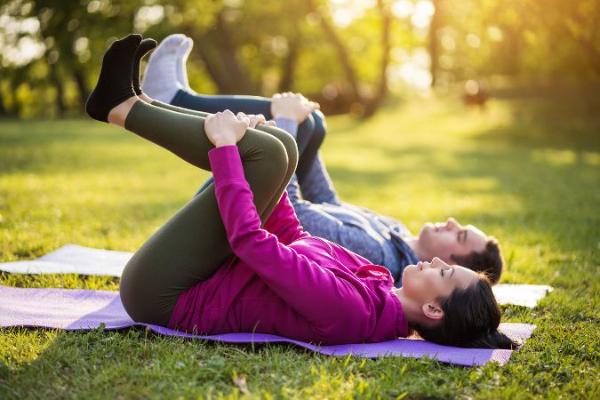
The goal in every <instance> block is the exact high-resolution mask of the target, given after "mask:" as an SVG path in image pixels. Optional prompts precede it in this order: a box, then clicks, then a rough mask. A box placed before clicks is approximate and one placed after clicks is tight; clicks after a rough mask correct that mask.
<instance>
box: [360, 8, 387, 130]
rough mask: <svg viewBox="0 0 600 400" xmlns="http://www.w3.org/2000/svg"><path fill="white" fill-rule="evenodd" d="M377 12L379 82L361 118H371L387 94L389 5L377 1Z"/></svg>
mask: <svg viewBox="0 0 600 400" xmlns="http://www.w3.org/2000/svg"><path fill="white" fill-rule="evenodd" d="M377 10H378V11H379V14H380V15H381V64H380V66H379V81H378V83H377V87H376V89H375V93H374V95H373V98H371V99H370V100H369V102H368V103H367V105H366V107H365V112H364V114H363V118H368V117H371V116H372V115H373V114H375V111H377V109H378V108H379V106H380V105H381V103H382V102H383V100H384V99H385V97H386V96H387V93H388V80H387V69H388V65H389V64H390V49H391V41H390V33H391V27H392V15H391V11H390V8H389V5H388V4H387V3H386V1H385V0H377Z"/></svg>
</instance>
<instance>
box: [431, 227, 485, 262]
mask: <svg viewBox="0 0 600 400" xmlns="http://www.w3.org/2000/svg"><path fill="white" fill-rule="evenodd" d="M486 243H487V236H486V235H485V234H484V233H483V232H481V231H480V230H479V229H477V228H476V227H474V226H473V225H466V226H463V225H461V224H459V223H458V222H457V221H456V220H455V219H454V218H448V220H447V221H446V222H445V223H444V222H438V223H435V224H434V223H431V222H428V223H426V224H425V225H423V228H421V231H420V232H419V248H420V249H421V251H422V252H423V253H424V254H427V259H432V258H433V257H439V258H441V259H442V260H443V261H445V262H447V263H455V261H454V260H452V258H450V256H451V255H452V254H454V255H457V256H464V255H467V254H469V253H471V252H473V251H475V252H477V253H481V252H483V251H484V250H485V246H486Z"/></svg>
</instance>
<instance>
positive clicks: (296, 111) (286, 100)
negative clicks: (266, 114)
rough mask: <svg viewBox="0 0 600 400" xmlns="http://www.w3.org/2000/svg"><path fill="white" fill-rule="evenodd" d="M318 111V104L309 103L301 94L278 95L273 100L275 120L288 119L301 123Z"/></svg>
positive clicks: (272, 106) (272, 107)
mask: <svg viewBox="0 0 600 400" xmlns="http://www.w3.org/2000/svg"><path fill="white" fill-rule="evenodd" d="M318 109H319V104H318V103H315V102H314V101H309V100H308V99H307V98H306V97H304V96H302V95H301V94H300V93H292V92H285V93H277V94H275V95H274V96H273V98H272V99H271V114H272V115H273V118H286V119H291V120H292V121H296V122H297V123H300V122H302V121H304V120H305V119H306V117H308V115H309V114H310V113H311V112H313V111H314V110H318Z"/></svg>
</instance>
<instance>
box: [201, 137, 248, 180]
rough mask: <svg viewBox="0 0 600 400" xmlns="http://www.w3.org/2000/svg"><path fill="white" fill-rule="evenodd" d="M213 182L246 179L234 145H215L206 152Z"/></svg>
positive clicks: (240, 159)
mask: <svg viewBox="0 0 600 400" xmlns="http://www.w3.org/2000/svg"><path fill="white" fill-rule="evenodd" d="M208 159H209V161H210V169H211V170H212V173H213V176H214V178H215V184H216V185H218V184H219V182H224V181H239V180H246V177H245V176H244V166H243V165H242V158H241V157H240V152H239V150H238V147H237V146H236V145H230V146H221V147H215V148H214V149H211V150H210V151H209V152H208Z"/></svg>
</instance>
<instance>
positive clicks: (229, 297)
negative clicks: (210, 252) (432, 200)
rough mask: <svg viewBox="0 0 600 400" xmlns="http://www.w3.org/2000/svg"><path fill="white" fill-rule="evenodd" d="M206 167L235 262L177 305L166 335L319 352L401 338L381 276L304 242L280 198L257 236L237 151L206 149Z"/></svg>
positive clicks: (307, 238) (403, 331)
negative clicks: (230, 335) (291, 343)
mask: <svg viewBox="0 0 600 400" xmlns="http://www.w3.org/2000/svg"><path fill="white" fill-rule="evenodd" d="M209 159H210V165H211V169H212V172H213V175H214V178H215V195H216V198H217V203H218V206H219V211H220V214H221V217H222V220H223V224H224V226H225V230H226V232H227V239H228V241H229V244H230V246H231V249H232V251H233V253H234V255H235V256H234V257H231V258H230V259H229V260H228V261H227V262H225V263H224V264H223V266H221V268H219V270H217V272H215V274H214V275H212V276H211V277H210V278H209V279H207V280H205V281H201V282H198V284H197V285H195V286H194V287H192V288H190V289H188V290H186V291H184V292H183V293H182V294H181V295H180V296H179V298H178V300H177V303H176V305H175V308H174V310H173V314H172V316H171V320H170V321H169V327H170V328H174V329H180V330H185V331H189V332H194V333H198V334H216V333H226V332H260V333H270V334H275V335H280V336H285V337H287V338H292V339H297V340H302V341H306V342H313V343H322V344H344V343H361V342H380V341H384V340H390V339H394V338H397V337H400V336H402V337H405V336H407V335H408V333H409V329H408V324H407V321H406V318H405V316H404V312H403V310H402V304H401V303H400V300H399V299H398V298H397V296H396V295H395V294H394V293H393V292H392V289H393V284H394V280H393V278H392V276H391V274H390V273H389V271H388V270H387V269H386V268H385V267H382V266H378V265H372V264H371V263H370V262H369V261H368V260H367V259H365V258H363V257H361V256H359V255H358V254H355V253H353V252H351V251H350V250H347V249H345V248H344V247H342V246H339V245H337V244H335V243H332V242H329V241H327V240H325V239H321V238H319V237H316V236H311V235H310V234H308V233H307V232H305V231H304V230H303V229H302V226H301V225H300V222H299V220H298V218H297V217H296V213H295V211H294V208H293V207H292V205H291V203H290V201H289V199H288V197H287V193H284V194H283V196H282V197H281V199H280V201H279V202H278V203H277V205H276V207H275V208H274V210H273V212H272V213H271V215H270V216H269V218H268V219H267V221H266V222H265V224H264V226H262V227H261V221H260V218H259V216H258V213H257V211H256V207H255V206H254V203H253V196H252V192H251V190H250V187H249V185H248V182H247V181H246V178H245V176H244V170H243V166H242V162H241V159H240V155H239V152H238V148H237V146H223V147H218V148H215V149H212V150H211V151H210V152H209Z"/></svg>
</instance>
